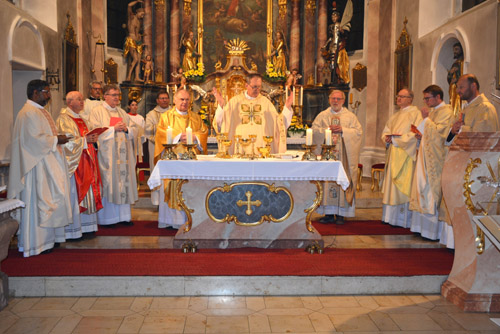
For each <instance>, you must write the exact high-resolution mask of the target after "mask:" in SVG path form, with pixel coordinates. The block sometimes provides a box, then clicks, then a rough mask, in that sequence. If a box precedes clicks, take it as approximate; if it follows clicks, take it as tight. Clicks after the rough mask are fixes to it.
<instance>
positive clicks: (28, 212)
mask: <svg viewBox="0 0 500 334" xmlns="http://www.w3.org/2000/svg"><path fill="white" fill-rule="evenodd" d="M27 95H28V101H27V102H26V104H25V105H24V106H23V108H22V109H21V110H20V111H19V113H18V114H17V117H16V121H15V123H14V129H13V132H12V146H11V147H12V156H11V162H10V168H9V186H8V191H7V197H8V198H17V199H20V200H21V201H23V202H24V203H25V205H26V206H25V207H24V208H22V209H20V210H18V211H17V215H20V217H16V218H17V219H18V220H19V221H20V225H19V232H18V242H17V246H18V248H19V251H20V252H22V253H23V255H24V256H25V257H28V256H32V255H38V254H40V253H47V252H50V251H51V250H52V248H53V247H54V246H56V245H57V243H58V242H63V241H65V238H64V226H66V225H68V224H69V223H70V222H71V218H72V216H71V203H70V195H69V194H70V190H69V179H68V170H67V166H66V160H65V158H64V153H63V151H62V148H61V146H60V145H62V144H65V143H67V142H68V140H69V138H68V137H67V136H66V135H58V134H57V128H56V125H55V123H54V120H53V119H52V116H51V115H50V114H49V112H48V111H47V110H45V109H44V106H45V105H46V104H47V103H48V102H49V100H50V97H51V96H50V88H49V84H48V83H47V82H46V81H43V80H32V81H30V82H29V83H28V87H27Z"/></svg>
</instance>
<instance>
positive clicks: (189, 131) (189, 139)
mask: <svg viewBox="0 0 500 334" xmlns="http://www.w3.org/2000/svg"><path fill="white" fill-rule="evenodd" d="M186 141H187V144H188V145H192V144H193V129H191V128H190V127H189V126H188V127H187V128H186Z"/></svg>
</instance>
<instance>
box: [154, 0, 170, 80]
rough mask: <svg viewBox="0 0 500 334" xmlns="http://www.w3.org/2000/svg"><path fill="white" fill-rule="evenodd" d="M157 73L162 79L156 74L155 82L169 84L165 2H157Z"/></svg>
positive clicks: (155, 16)
mask: <svg viewBox="0 0 500 334" xmlns="http://www.w3.org/2000/svg"><path fill="white" fill-rule="evenodd" d="M154 18H155V48H154V50H155V55H154V60H155V72H158V73H161V78H160V77H159V76H160V75H158V80H156V79H157V75H156V73H155V74H153V77H154V78H155V81H162V82H168V81H169V78H168V76H167V72H166V69H167V68H166V63H165V52H166V44H165V38H166V36H165V0H155V12H154Z"/></svg>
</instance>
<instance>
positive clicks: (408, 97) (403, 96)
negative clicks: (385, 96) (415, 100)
mask: <svg viewBox="0 0 500 334" xmlns="http://www.w3.org/2000/svg"><path fill="white" fill-rule="evenodd" d="M396 97H399V98H402V99H403V98H407V99H411V96H408V95H396Z"/></svg>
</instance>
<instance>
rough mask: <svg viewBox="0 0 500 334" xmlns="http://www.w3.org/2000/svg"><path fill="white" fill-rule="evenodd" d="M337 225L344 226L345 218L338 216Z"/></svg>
mask: <svg viewBox="0 0 500 334" xmlns="http://www.w3.org/2000/svg"><path fill="white" fill-rule="evenodd" d="M335 224H337V225H344V224H345V220H344V216H339V215H337V219H336V220H335Z"/></svg>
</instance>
